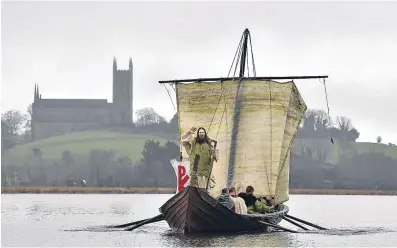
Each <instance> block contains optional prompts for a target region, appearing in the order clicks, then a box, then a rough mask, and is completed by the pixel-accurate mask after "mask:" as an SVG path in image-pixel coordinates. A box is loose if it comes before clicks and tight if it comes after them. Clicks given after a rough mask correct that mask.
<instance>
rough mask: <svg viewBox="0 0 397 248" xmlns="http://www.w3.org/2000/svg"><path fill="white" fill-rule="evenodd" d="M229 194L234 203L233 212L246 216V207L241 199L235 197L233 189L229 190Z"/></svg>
mask: <svg viewBox="0 0 397 248" xmlns="http://www.w3.org/2000/svg"><path fill="white" fill-rule="evenodd" d="M229 194H230V196H231V197H232V200H233V202H234V212H236V213H237V214H247V206H246V205H245V201H244V199H243V198H241V197H239V196H237V194H236V189H235V188H234V187H231V188H230V189H229Z"/></svg>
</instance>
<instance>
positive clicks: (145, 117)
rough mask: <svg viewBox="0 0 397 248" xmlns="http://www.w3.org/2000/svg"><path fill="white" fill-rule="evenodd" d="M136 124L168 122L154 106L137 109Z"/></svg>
mask: <svg viewBox="0 0 397 248" xmlns="http://www.w3.org/2000/svg"><path fill="white" fill-rule="evenodd" d="M136 116H137V120H136V125H137V126H148V125H153V124H160V123H166V120H165V118H164V117H163V116H161V115H159V114H158V113H157V112H156V111H154V109H153V108H143V109H139V110H137V111H136Z"/></svg>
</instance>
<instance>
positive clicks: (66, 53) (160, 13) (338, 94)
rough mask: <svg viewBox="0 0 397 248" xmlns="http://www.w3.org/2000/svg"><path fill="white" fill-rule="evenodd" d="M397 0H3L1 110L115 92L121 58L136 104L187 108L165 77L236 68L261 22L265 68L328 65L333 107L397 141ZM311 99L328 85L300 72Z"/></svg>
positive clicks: (263, 71)
mask: <svg viewBox="0 0 397 248" xmlns="http://www.w3.org/2000/svg"><path fill="white" fill-rule="evenodd" d="M396 12H397V2H388V3H386V2H383V3H376V2H373V3H368V2H367V3H359V2H354V3H343V2H338V3H337V2H328V3H326V2H317V3H314V2H306V3H298V2H289V3H286V2H280V3H276V2H274V3H270V2H252V3H245V2H244V3H238V2H219V3H208V2H206V3H204V2H197V3H192V2H157V3H154V2H148V3H143V2H118V3H115V2H96V3H95V2H14V3H13V2H6V3H4V2H2V9H1V42H2V55H1V56H2V57H1V59H2V66H1V70H2V75H1V79H2V83H1V90H2V91H1V105H2V106H1V110H2V112H5V111H6V110H8V109H11V108H16V109H19V110H23V111H25V109H26V106H27V105H28V104H29V103H31V101H32V100H33V89H34V83H35V82H36V83H38V84H39V85H40V91H41V93H42V96H43V98H107V99H108V100H109V101H112V59H113V56H116V57H117V60H118V64H119V67H123V68H125V69H127V67H128V57H130V56H131V57H132V60H133V63H134V111H136V110H137V109H140V108H142V107H147V106H150V107H153V108H155V109H156V110H157V112H158V113H160V114H161V115H164V116H165V117H166V118H167V119H169V118H171V117H172V115H173V114H174V113H175V110H174V109H173V107H172V104H171V102H170V100H169V97H168V95H167V92H166V91H165V89H164V87H163V86H162V85H159V84H158V81H159V80H167V79H174V78H194V77H222V76H226V75H227V72H228V69H229V66H230V64H231V62H232V59H233V56H234V52H235V50H236V47H237V45H238V42H239V39H240V36H241V34H242V32H243V31H244V28H249V29H250V31H251V35H252V39H253V40H252V43H253V46H254V54H255V62H256V67H257V74H258V75H260V76H276V75H277V76H281V75H320V74H327V75H329V76H330V78H329V79H328V80H327V82H328V84H327V88H328V93H329V101H330V110H331V115H332V116H336V115H345V116H348V117H350V118H351V119H352V121H353V124H354V125H355V126H356V127H357V129H358V130H359V131H360V133H361V135H360V139H359V140H360V141H371V142H374V141H375V140H376V136H378V135H380V136H382V137H383V141H384V142H393V143H397V130H396V127H397V115H396V113H397V104H396V100H395V97H396V93H397V76H396V74H395V72H394V71H393V69H395V68H396V65H397V61H396V60H397V32H396V30H397V15H396V14H395V13H396ZM297 85H298V88H299V90H300V91H301V94H302V95H303V97H304V99H305V101H306V103H307V105H308V107H309V108H321V109H325V108H326V104H325V97H324V89H323V87H322V84H320V83H319V82H318V81H317V80H305V81H303V80H301V81H297Z"/></svg>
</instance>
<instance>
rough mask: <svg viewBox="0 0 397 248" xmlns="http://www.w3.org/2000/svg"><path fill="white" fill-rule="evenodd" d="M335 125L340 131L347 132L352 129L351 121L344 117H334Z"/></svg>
mask: <svg viewBox="0 0 397 248" xmlns="http://www.w3.org/2000/svg"><path fill="white" fill-rule="evenodd" d="M336 125H337V127H338V129H339V130H341V131H346V132H349V131H351V130H352V129H353V125H352V122H351V120H350V119H349V118H347V117H345V116H338V117H336Z"/></svg>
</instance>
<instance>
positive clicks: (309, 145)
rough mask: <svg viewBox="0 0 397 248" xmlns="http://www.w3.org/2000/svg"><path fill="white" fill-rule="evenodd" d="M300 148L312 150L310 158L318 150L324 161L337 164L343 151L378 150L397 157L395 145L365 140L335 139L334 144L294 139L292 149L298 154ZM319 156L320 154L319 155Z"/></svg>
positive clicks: (317, 140) (324, 140)
mask: <svg viewBox="0 0 397 248" xmlns="http://www.w3.org/2000/svg"><path fill="white" fill-rule="evenodd" d="M302 149H305V152H307V150H309V152H310V150H311V151H312V154H313V156H312V158H318V157H319V154H318V152H320V154H321V153H324V154H325V162H328V163H332V164H338V162H339V159H340V157H341V155H342V154H343V153H345V154H353V153H355V152H357V153H368V152H378V153H383V154H385V155H386V156H389V157H391V158H393V159H397V147H393V146H387V145H385V144H376V143H367V142H340V141H337V140H335V141H334V144H332V143H331V142H330V140H326V139H296V140H295V141H294V143H293V145H292V150H293V151H294V152H295V153H297V154H300V155H303V154H302ZM320 156H321V155H320Z"/></svg>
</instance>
